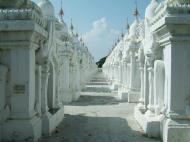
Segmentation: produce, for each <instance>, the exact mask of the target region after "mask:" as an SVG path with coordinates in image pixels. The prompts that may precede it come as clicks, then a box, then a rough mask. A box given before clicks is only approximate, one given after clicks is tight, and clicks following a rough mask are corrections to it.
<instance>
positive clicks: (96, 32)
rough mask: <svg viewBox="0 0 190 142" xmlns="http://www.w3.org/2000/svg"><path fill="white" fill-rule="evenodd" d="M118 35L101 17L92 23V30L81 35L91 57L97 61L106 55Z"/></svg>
mask: <svg viewBox="0 0 190 142" xmlns="http://www.w3.org/2000/svg"><path fill="white" fill-rule="evenodd" d="M119 33H120V32H119V31H118V30H116V29H110V28H109V24H108V22H107V19H106V18H105V17H102V18H100V19H98V20H96V21H94V22H92V28H91V29H90V30H89V32H86V33H85V34H84V35H83V38H84V41H85V42H86V44H87V45H88V48H89V50H90V52H91V53H92V55H93V56H94V57H95V59H96V60H98V59H100V58H101V57H104V56H106V55H107V54H108V52H109V50H110V49H111V48H112V44H113V41H114V39H116V38H117V37H118V35H119Z"/></svg>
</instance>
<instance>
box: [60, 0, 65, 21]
mask: <svg viewBox="0 0 190 142" xmlns="http://www.w3.org/2000/svg"><path fill="white" fill-rule="evenodd" d="M59 16H60V18H61V21H63V16H64V11H63V1H62V0H61V9H60V11H59Z"/></svg>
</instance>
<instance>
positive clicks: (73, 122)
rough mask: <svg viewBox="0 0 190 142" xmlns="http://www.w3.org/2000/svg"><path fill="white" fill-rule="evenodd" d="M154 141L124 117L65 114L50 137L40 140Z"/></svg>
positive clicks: (79, 141)
mask: <svg viewBox="0 0 190 142" xmlns="http://www.w3.org/2000/svg"><path fill="white" fill-rule="evenodd" d="M153 141H154V142H156V140H150V139H148V138H146V137H145V136H144V135H143V133H142V132H138V131H134V130H132V129H131V128H130V127H129V125H128V122H127V121H126V119H122V118H117V117H115V118H114V117H89V116H85V114H81V115H68V114H67V115H65V119H64V121H63V122H62V124H61V125H60V126H59V127H58V128H57V130H56V131H55V132H54V133H53V134H52V136H51V137H44V139H43V140H42V142H153Z"/></svg>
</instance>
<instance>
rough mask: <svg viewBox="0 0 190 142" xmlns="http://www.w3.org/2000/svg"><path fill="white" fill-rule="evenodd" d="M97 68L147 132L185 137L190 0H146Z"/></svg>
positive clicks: (171, 141)
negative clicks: (141, 14) (130, 105)
mask: <svg viewBox="0 0 190 142" xmlns="http://www.w3.org/2000/svg"><path fill="white" fill-rule="evenodd" d="M103 71H104V73H105V74H106V76H107V77H108V78H109V79H110V80H111V81H112V87H113V89H118V97H119V98H120V99H124V100H127V101H128V102H131V103H133V102H135V103H136V102H137V103H139V104H138V105H137V106H136V107H135V118H136V120H137V121H138V122H139V124H140V125H141V126H142V128H143V130H144V131H145V133H146V134H147V135H148V136H149V137H160V138H162V140H163V142H190V0H162V1H161V2H157V1H156V0H151V2H150V4H149V5H148V7H147V8H146V12H145V19H144V20H139V19H138V18H137V19H136V20H135V21H134V22H133V23H132V24H131V26H130V28H129V32H128V33H126V35H125V36H124V37H123V38H121V40H120V41H119V42H118V43H117V44H116V46H115V47H114V48H113V50H112V51H111V53H110V54H109V56H108V57H107V60H106V63H105V64H104V66H103Z"/></svg>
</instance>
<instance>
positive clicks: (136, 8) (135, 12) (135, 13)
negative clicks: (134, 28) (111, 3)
mask: <svg viewBox="0 0 190 142" xmlns="http://www.w3.org/2000/svg"><path fill="white" fill-rule="evenodd" d="M133 15H134V16H135V17H136V19H137V20H138V17H139V15H140V13H139V10H138V6H137V0H135V10H134V12H133Z"/></svg>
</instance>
